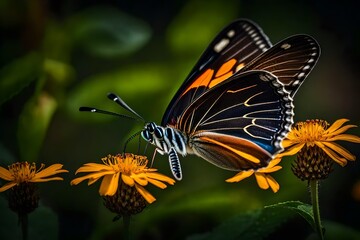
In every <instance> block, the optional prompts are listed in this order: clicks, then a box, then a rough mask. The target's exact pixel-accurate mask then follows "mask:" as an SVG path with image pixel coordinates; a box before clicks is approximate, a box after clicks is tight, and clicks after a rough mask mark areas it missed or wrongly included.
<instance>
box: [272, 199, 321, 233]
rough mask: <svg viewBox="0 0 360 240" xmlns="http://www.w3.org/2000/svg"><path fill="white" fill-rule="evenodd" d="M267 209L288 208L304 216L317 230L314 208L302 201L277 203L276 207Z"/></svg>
mask: <svg viewBox="0 0 360 240" xmlns="http://www.w3.org/2000/svg"><path fill="white" fill-rule="evenodd" d="M265 208H269V209H273V208H286V209H290V210H292V211H294V212H296V213H298V214H299V215H300V216H302V217H303V218H304V219H305V220H306V221H307V222H308V223H309V224H310V225H311V227H312V228H313V229H314V230H316V226H315V220H314V214H313V211H312V206H311V205H310V204H307V203H302V202H300V201H288V202H283V203H277V204H274V205H270V206H266V207H265Z"/></svg>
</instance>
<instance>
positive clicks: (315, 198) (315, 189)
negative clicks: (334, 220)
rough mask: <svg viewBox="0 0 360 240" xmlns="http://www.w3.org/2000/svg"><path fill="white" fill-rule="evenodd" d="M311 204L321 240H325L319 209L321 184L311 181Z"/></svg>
mask: <svg viewBox="0 0 360 240" xmlns="http://www.w3.org/2000/svg"><path fill="white" fill-rule="evenodd" d="M310 194H311V203H312V207H313V214H314V221H315V227H316V231H317V234H318V236H319V238H320V239H321V240H323V239H324V232H323V227H322V225H321V218H320V208H319V182H318V180H316V179H315V180H314V179H313V180H310Z"/></svg>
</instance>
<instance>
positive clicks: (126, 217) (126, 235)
mask: <svg viewBox="0 0 360 240" xmlns="http://www.w3.org/2000/svg"><path fill="white" fill-rule="evenodd" d="M123 224H124V235H123V236H124V239H125V240H129V239H130V215H124V216H123Z"/></svg>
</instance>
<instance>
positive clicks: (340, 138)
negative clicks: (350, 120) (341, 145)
mask: <svg viewBox="0 0 360 240" xmlns="http://www.w3.org/2000/svg"><path fill="white" fill-rule="evenodd" d="M327 141H347V142H353V143H360V137H358V136H355V135H351V134H340V135H337V136H333V137H331V138H328V139H327Z"/></svg>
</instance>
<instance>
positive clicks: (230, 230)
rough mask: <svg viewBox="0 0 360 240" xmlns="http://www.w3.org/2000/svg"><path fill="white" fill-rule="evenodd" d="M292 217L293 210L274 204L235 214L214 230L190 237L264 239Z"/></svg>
mask: <svg viewBox="0 0 360 240" xmlns="http://www.w3.org/2000/svg"><path fill="white" fill-rule="evenodd" d="M284 205H287V204H284ZM292 217H294V213H293V211H289V209H287V208H286V207H285V208H284V207H283V206H276V205H272V206H270V207H265V208H263V209H259V210H254V211H251V212H247V213H243V214H240V215H238V216H235V217H233V218H231V219H229V220H227V221H225V222H223V223H222V224H221V225H220V226H218V227H216V228H215V229H214V230H213V231H211V232H208V233H205V234H199V235H196V236H193V237H190V238H189V239H191V240H203V239H207V240H215V239H228V240H230V239H242V240H247V239H252V240H253V239H263V238H265V237H266V236H268V235H269V234H271V233H272V232H274V231H275V230H276V229H277V228H278V227H279V226H281V225H282V224H283V223H284V222H286V221H287V220H289V219H290V218H292ZM260 226H261V227H260Z"/></svg>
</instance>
